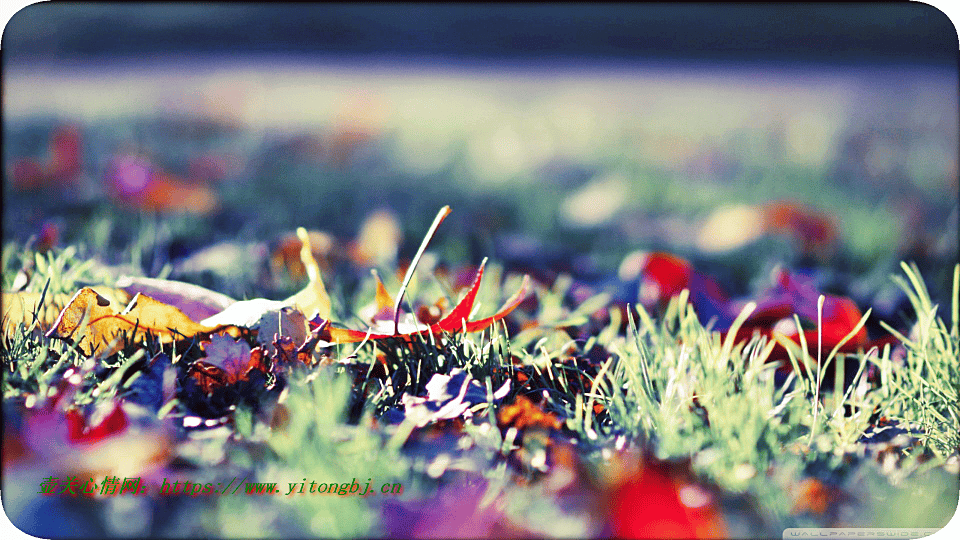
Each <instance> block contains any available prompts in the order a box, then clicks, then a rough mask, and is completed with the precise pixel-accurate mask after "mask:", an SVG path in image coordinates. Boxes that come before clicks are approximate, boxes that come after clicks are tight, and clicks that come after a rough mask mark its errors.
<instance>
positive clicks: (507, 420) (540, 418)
mask: <svg viewBox="0 0 960 540" xmlns="http://www.w3.org/2000/svg"><path fill="white" fill-rule="evenodd" d="M497 423H498V424H500V427H501V428H506V427H515V428H517V429H518V430H523V429H524V428H527V427H537V428H543V429H560V419H559V418H557V415H555V414H553V413H548V412H545V411H544V410H543V409H541V408H540V406H539V405H536V404H535V403H534V402H532V401H530V399H528V398H527V397H525V396H520V395H518V396H517V398H516V399H515V400H514V402H513V403H511V404H510V405H507V406H506V407H503V408H502V409H500V410H499V411H498V412H497Z"/></svg>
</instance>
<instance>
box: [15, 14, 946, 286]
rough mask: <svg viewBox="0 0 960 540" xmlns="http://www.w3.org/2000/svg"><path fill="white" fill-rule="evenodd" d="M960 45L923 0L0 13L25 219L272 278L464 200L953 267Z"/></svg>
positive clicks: (22, 235)
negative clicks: (304, 254) (292, 246)
mask: <svg viewBox="0 0 960 540" xmlns="http://www.w3.org/2000/svg"><path fill="white" fill-rule="evenodd" d="M957 56H958V43H957V34H956V31H955V29H954V28H953V25H952V24H951V23H950V21H949V19H948V18H947V17H946V16H945V15H944V14H943V13H941V12H939V11H938V10H936V9H935V8H932V7H930V6H926V5H922V4H917V3H911V4H893V5H886V4H884V5H871V4H842V5H805V4H795V5H792V4H777V5H757V6H753V5H721V4H717V5H700V4H683V5H666V4H664V5H656V4H648V5H603V4H601V5H591V6H580V5H571V4H564V5H556V6H533V5H404V4H388V5H367V4H363V5H349V4H347V5H326V4H324V5H300V4H290V5H286V4H270V5H231V4H207V3H205V4H202V5H188V4H135V3H132V4H131V3H124V4H110V3H97V4H82V3H81V4H55V5H51V4H36V5H33V6H29V7H28V8H26V9H24V10H23V11H20V12H19V13H17V14H16V15H15V16H14V18H13V19H12V20H11V21H10V23H9V24H8V26H7V28H6V30H5V33H4V35H3V88H4V90H3V92H4V93H3V135H4V145H3V165H4V182H3V195H4V210H3V234H4V240H5V242H10V241H16V242H20V243H21V244H22V243H24V242H28V241H30V242H33V243H34V244H35V245H40V246H44V245H46V244H49V245H57V244H59V245H64V244H82V245H84V246H87V247H88V248H89V249H90V250H91V253H96V254H97V255H98V256H100V257H104V258H106V259H108V261H107V262H109V263H111V264H121V263H130V264H134V265H135V266H138V267H139V269H140V270H141V271H142V272H143V273H145V274H147V275H160V274H163V275H173V276H174V277H181V278H190V276H193V277H192V278H191V279H193V280H194V281H201V282H203V283H204V284H206V285H208V286H212V287H216V288H217V289H218V290H221V291H223V292H226V293H228V294H233V295H236V296H244V295H255V294H256V295H260V294H263V293H262V290H263V288H264V286H265V284H264V281H263V280H262V279H259V278H258V277H257V276H256V275H253V274H251V271H250V270H249V269H250V268H257V267H258V265H259V266H260V267H262V266H263V265H264V264H266V263H264V261H265V260H267V259H269V258H270V257H271V256H274V257H276V256H277V253H278V252H279V251H278V250H279V249H280V248H281V247H282V245H283V242H284V238H285V236H284V235H289V234H290V233H291V232H292V231H293V229H294V228H295V227H297V226H301V225H302V226H305V227H307V228H308V229H311V230H314V231H316V232H317V233H318V234H322V235H323V236H322V237H321V240H329V242H330V245H331V246H343V249H344V250H346V249H347V247H346V246H347V244H350V245H352V246H353V248H352V249H353V252H354V255H356V251H357V250H358V249H359V250H360V251H361V252H362V251H363V250H364V249H367V251H371V250H373V248H369V247H367V248H364V246H363V245H362V242H360V243H359V244H358V242H359V239H357V237H358V235H360V234H361V233H362V231H361V228H362V227H363V226H364V225H366V227H367V228H366V229H364V230H366V231H367V232H368V233H369V235H371V236H373V237H389V238H393V239H395V240H396V241H395V245H394V246H393V247H392V248H390V247H382V246H381V247H382V249H381V250H380V251H386V252H388V256H387V258H389V257H390V256H391V254H392V255H393V256H399V257H401V258H402V257H404V256H406V257H409V256H410V254H412V252H413V251H414V250H415V249H416V247H417V246H418V245H419V242H420V239H421V237H422V234H423V231H425V230H426V228H427V227H428V225H429V223H430V221H431V220H432V219H433V216H434V214H435V213H436V210H437V209H438V208H439V207H440V206H442V205H444V204H449V205H451V206H452V207H453V209H454V213H453V214H452V215H451V218H450V220H449V221H448V224H447V225H445V230H446V232H444V233H443V234H441V235H439V236H438V238H437V239H436V241H435V244H434V245H435V246H436V248H437V249H438V250H440V252H441V253H442V254H443V255H444V256H446V257H448V258H450V259H457V260H460V261H471V262H474V263H476V262H478V261H479V260H480V259H481V258H482V257H484V256H491V257H494V258H496V259H498V260H500V261H502V262H505V263H507V264H511V265H513V266H518V267H535V268H540V269H542V270H543V269H545V270H544V271H552V272H572V273H574V274H576V275H580V276H582V277H583V278H584V279H600V278H599V277H598V276H603V275H609V274H611V273H615V272H616V271H617V268H618V265H620V264H621V261H622V260H623V258H624V256H625V255H626V254H627V253H629V252H631V251H633V250H636V249H662V250H669V251H672V252H675V253H679V254H681V255H683V256H685V257H688V258H690V259H693V260H694V261H696V262H697V263H698V264H701V265H705V266H707V267H710V265H713V266H714V267H715V268H716V269H717V270H716V272H717V273H719V274H720V275H721V277H723V276H727V277H728V279H727V283H726V285H727V287H729V288H730V289H731V290H733V291H735V292H745V289H746V287H747V285H746V283H748V282H749V280H750V279H751V278H752V277H754V276H756V275H757V274H758V273H761V271H762V270H764V269H765V268H767V267H769V266H770V265H771V264H774V263H786V264H791V265H794V266H796V265H814V266H819V267H824V268H833V269H835V270H836V271H839V272H846V273H847V274H849V275H853V276H868V275H871V272H880V273H881V274H883V276H884V277H885V276H887V275H888V274H889V273H890V272H892V271H896V266H895V265H896V264H897V263H898V262H899V261H900V260H902V259H915V260H919V261H921V262H923V261H927V262H928V264H926V267H927V269H929V273H927V277H928V278H930V279H932V280H933V281H934V282H942V283H943V284H946V283H947V282H948V281H949V279H950V272H951V271H952V263H951V261H956V258H957V254H956V249H957V247H956V246H957V244H956V235H957V190H958V187H957V176H958V172H957V147H958V136H957V135H958V127H957V126H958V109H957V107H958V105H957V103H958V89H957V77H958V74H957V65H958V64H957ZM44 243H46V244H44ZM209 246H216V247H217V249H219V251H214V252H213V253H214V254H215V255H216V256H215V257H212V258H211V256H210V253H209V249H210V248H209ZM358 246H359V247H358ZM331 249H335V247H332V248H331ZM391 249H393V250H394V251H395V252H396V253H394V252H393V251H391ZM204 250H207V251H206V252H205V251H204ZM204 256H206V258H204ZM357 256H359V257H361V258H363V257H364V256H365V257H367V259H371V258H372V259H373V260H368V261H366V262H369V263H370V264H372V265H373V264H379V263H386V262H390V261H389V260H377V259H376V257H375V256H374V255H372V254H371V253H366V254H365V255H364V254H362V253H361V254H360V255H357ZM231 257H232V258H231ZM213 261H215V262H213ZM251 261H252V262H253V263H254V264H250V263H251ZM878 269H879V270H878ZM941 269H942V271H941ZM255 273H256V272H254V274H255ZM847 274H845V275H847ZM261 277H262V276H261ZM274 285H276V283H274ZM281 285H282V284H281ZM946 287H947V285H944V289H946Z"/></svg>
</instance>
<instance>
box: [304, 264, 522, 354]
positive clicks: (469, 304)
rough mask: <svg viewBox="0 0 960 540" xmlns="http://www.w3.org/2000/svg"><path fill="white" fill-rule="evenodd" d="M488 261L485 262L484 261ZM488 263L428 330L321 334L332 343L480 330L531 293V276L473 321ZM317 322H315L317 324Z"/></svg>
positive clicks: (330, 331) (346, 330)
mask: <svg viewBox="0 0 960 540" xmlns="http://www.w3.org/2000/svg"><path fill="white" fill-rule="evenodd" d="M485 263H486V261H484V264H485ZM484 264H481V265H480V268H479V269H478V270H477V275H476V277H475V278H474V280H473V285H471V286H470V290H468V291H467V294H466V296H464V297H463V299H462V300H460V302H458V303H457V305H456V306H454V308H453V309H452V310H450V313H448V314H447V316H445V317H444V318H443V319H441V320H440V321H439V322H437V323H434V324H432V325H430V326H429V327H427V328H426V329H425V330H421V331H419V332H416V331H415V332H407V333H402V332H398V333H395V334H375V333H372V332H371V333H368V332H363V331H360V330H351V329H349V328H331V327H329V326H328V328H327V329H326V330H324V331H322V332H321V336H322V338H323V339H324V340H326V341H328V342H331V343H357V342H360V341H363V340H364V339H368V338H369V339H372V340H378V339H387V338H406V339H410V338H412V337H413V336H416V335H420V336H426V335H428V334H440V333H443V332H449V333H454V332H460V331H465V332H479V331H481V330H483V329H485V328H487V327H489V326H490V325H492V324H493V323H495V322H496V321H499V320H500V319H502V318H504V317H506V316H507V315H508V314H509V313H510V312H511V311H513V310H514V309H516V308H517V306H519V305H520V303H521V302H522V301H523V299H524V298H526V297H527V294H529V288H530V278H529V276H524V277H523V283H522V284H521V285H520V289H519V290H518V291H517V292H516V293H515V294H514V295H513V296H511V297H510V299H508V300H507V302H506V303H505V304H504V305H503V307H501V308H500V310H499V311H497V313H495V314H494V315H492V316H490V317H487V318H485V319H480V320H479V321H469V320H468V318H469V317H470V311H471V310H472V309H473V303H474V301H475V300H476V298H477V291H478V290H479V289H480V280H481V278H482V277H483V268H484ZM314 324H315V323H314Z"/></svg>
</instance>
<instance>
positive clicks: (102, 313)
mask: <svg viewBox="0 0 960 540" xmlns="http://www.w3.org/2000/svg"><path fill="white" fill-rule="evenodd" d="M215 330H217V328H215V327H210V326H204V325H202V324H198V323H196V322H194V321H193V320H191V319H190V318H189V317H187V316H186V315H184V314H183V312H182V311H180V310H179V309H177V308H175V307H173V306H170V305H167V304H164V303H163V302H160V301H157V300H154V299H153V298H150V297H149V296H144V295H142V294H137V295H136V296H135V297H134V298H133V300H131V301H130V303H129V304H128V305H127V307H126V308H125V309H124V310H123V311H122V312H117V311H116V310H115V309H114V308H113V307H112V305H111V302H110V300H108V299H106V298H104V297H103V296H101V295H100V294H98V293H97V292H96V291H95V290H93V289H91V288H90V287H84V288H83V289H80V290H79V291H77V293H76V294H75V295H73V298H71V299H70V302H68V303H67V305H66V307H64V308H63V311H61V312H60V315H59V316H58V317H57V320H56V322H55V323H54V326H53V328H51V329H50V331H49V332H47V337H54V338H59V339H69V340H72V341H75V342H78V343H79V347H80V350H82V351H83V352H84V354H86V355H88V356H92V355H93V354H97V353H101V354H112V353H114V352H117V351H119V350H120V349H121V348H122V339H123V336H124V335H126V336H127V338H128V339H130V340H132V341H140V340H141V339H143V338H145V337H146V335H147V334H152V335H154V336H156V337H157V338H159V340H160V341H161V342H162V343H170V342H172V341H176V340H178V339H185V338H190V337H193V336H194V335H196V334H198V333H201V332H206V333H209V332H213V331H215Z"/></svg>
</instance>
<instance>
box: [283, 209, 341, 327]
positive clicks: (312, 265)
mask: <svg viewBox="0 0 960 540" xmlns="http://www.w3.org/2000/svg"><path fill="white" fill-rule="evenodd" d="M297 236H299V237H300V242H301V244H302V245H301V247H300V260H301V261H302V262H303V266H304V267H305V268H306V269H307V276H308V277H309V278H310V283H308V284H307V286H306V287H305V288H304V289H303V290H302V291H300V292H298V293H297V294H295V295H293V296H291V297H290V298H287V299H286V300H285V301H284V303H285V304H286V305H289V306H293V307H296V308H297V309H299V310H300V312H301V313H309V314H311V315H313V314H317V315H319V316H320V317H321V318H323V319H329V318H330V295H328V294H327V289H326V287H324V285H323V279H322V277H321V276H320V267H319V265H317V261H316V259H314V258H313V252H312V246H311V243H310V235H308V234H307V230H306V229H304V228H303V227H299V228H298V229H297Z"/></svg>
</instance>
